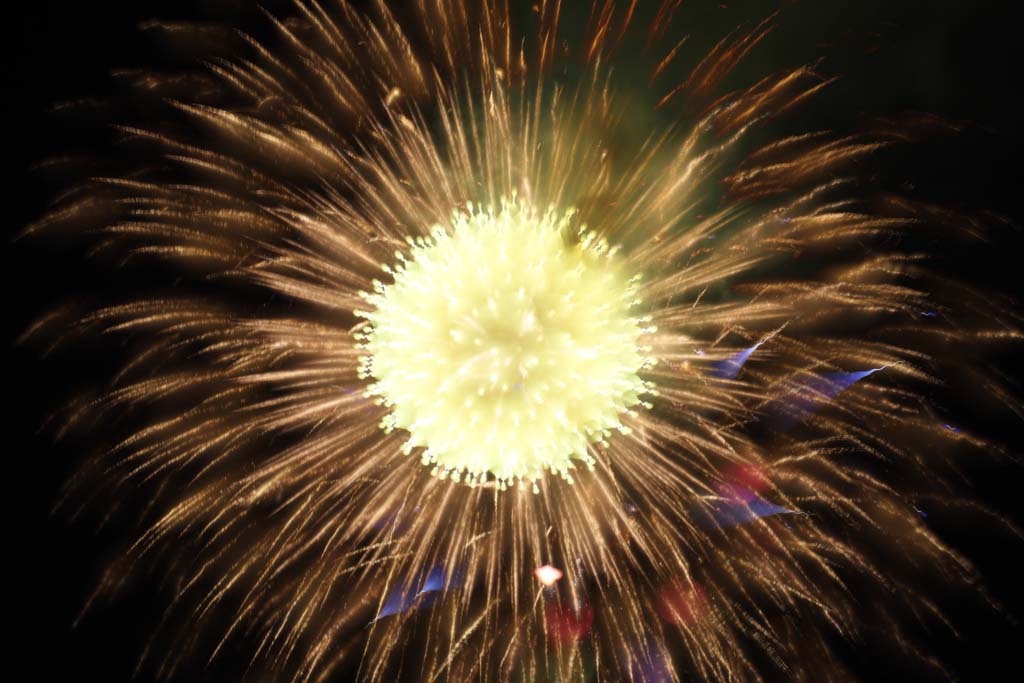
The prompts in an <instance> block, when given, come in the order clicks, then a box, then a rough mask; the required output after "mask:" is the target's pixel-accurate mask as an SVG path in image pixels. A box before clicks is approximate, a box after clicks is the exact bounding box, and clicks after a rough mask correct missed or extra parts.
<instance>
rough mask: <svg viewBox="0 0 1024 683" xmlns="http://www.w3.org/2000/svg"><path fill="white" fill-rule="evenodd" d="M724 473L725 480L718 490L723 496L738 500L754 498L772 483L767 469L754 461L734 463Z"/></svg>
mask: <svg viewBox="0 0 1024 683" xmlns="http://www.w3.org/2000/svg"><path fill="white" fill-rule="evenodd" d="M722 474H723V477H722V478H723V480H724V481H723V483H722V484H721V485H720V486H719V491H718V492H719V494H721V495H722V496H723V497H725V498H728V499H730V500H733V501H736V502H740V501H743V502H749V501H751V500H753V499H754V498H755V497H756V496H757V495H758V494H760V493H761V492H762V491H764V490H765V489H767V488H768V486H769V484H770V483H771V479H770V478H769V477H768V473H767V471H765V469H764V468H763V467H760V466H759V465H755V464H753V463H746V464H743V465H732V466H730V467H728V468H727V469H726V470H725V471H724V472H723V473H722Z"/></svg>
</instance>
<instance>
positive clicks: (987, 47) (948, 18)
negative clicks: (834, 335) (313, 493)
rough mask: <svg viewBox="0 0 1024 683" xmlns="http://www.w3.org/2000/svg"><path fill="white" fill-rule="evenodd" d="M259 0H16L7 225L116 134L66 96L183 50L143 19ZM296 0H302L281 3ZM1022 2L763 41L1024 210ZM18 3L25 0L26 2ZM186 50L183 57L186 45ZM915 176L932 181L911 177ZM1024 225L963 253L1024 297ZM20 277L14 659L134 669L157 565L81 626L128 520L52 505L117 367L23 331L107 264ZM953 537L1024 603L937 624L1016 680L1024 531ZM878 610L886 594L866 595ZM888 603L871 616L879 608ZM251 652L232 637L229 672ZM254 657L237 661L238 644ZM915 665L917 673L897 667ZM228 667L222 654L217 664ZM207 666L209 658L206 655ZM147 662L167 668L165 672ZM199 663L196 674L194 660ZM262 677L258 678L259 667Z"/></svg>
mask: <svg viewBox="0 0 1024 683" xmlns="http://www.w3.org/2000/svg"><path fill="white" fill-rule="evenodd" d="M250 4H251V3H246V2H244V0H234V1H232V0H221V1H220V2H216V1H212V2H201V1H199V0H178V1H176V2H159V1H153V2H145V1H136V2H114V1H107V2H77V1H65V2H61V1H58V0H35V1H34V2H27V3H17V6H16V7H13V8H11V7H5V9H4V21H5V28H6V32H7V35H6V36H5V38H6V39H5V41H4V42H5V43H6V48H7V49H8V50H9V51H10V54H9V56H7V57H6V59H5V60H4V62H3V64H4V68H5V71H6V72H7V73H5V79H6V82H5V86H4V88H3V91H2V92H3V94H4V104H3V115H4V118H5V119H6V122H5V125H4V127H3V128H2V130H3V132H4V144H3V146H2V149H3V157H4V162H5V163H6V164H7V166H8V171H7V173H6V174H5V192H4V195H5V196H4V204H3V206H4V211H3V217H4V227H3V229H4V231H5V232H6V234H7V235H8V236H9V237H13V236H14V234H15V233H17V232H18V231H19V230H20V229H21V227H22V226H24V225H25V224H26V223H27V222H29V221H31V220H32V219H34V218H37V217H38V216H39V215H40V214H41V213H43V212H44V210H45V207H46V206H47V203H48V202H49V201H50V200H51V199H52V198H53V197H54V196H55V193H57V192H59V190H60V189H61V182H62V181H61V177H60V174H56V175H55V177H54V174H48V173H47V171H46V169H45V168H39V167H37V164H38V162H40V161H42V160H45V159H47V158H49V157H52V156H55V155H61V154H64V153H66V152H68V151H83V152H86V151H88V150H90V149H94V150H102V149H103V148H104V145H106V144H109V143H110V140H111V134H110V132H109V130H107V129H105V128H103V127H102V126H96V125H95V124H96V122H95V121H90V120H89V119H88V117H84V118H83V119H74V118H70V119H69V118H68V117H61V116H57V115H54V114H53V112H52V108H53V105H54V104H56V103H58V102H61V101H64V100H73V99H75V98H79V97H86V96H100V97H104V96H111V95H116V94H117V88H116V86H115V85H114V84H113V82H112V81H111V79H110V77H109V73H110V71H111V70H112V69H114V68H117V67H125V66H128V67H134V66H148V65H151V64H154V63H161V62H162V61H164V60H166V59H167V55H166V53H165V49H164V48H162V47H161V46H160V45H159V41H155V40H154V39H153V36H152V35H151V34H149V35H147V33H146V32H144V31H140V30H139V28H138V26H139V24H140V22H142V21H144V20H146V19H150V18H153V17H159V18H167V19H191V20H195V19H201V20H202V19H220V18H231V17H233V16H235V15H236V14H238V13H239V12H241V14H243V15H245V16H247V17H251V15H252V14H253V12H252V10H248V9H244V8H245V7H248V6H249V5H250ZM263 4H264V5H266V6H270V7H276V6H281V5H285V4H286V3H282V2H275V1H273V0H271V2H268V3H263ZM1013 4H1014V3H1012V2H971V3H966V2H957V1H955V0H932V1H929V2H914V1H902V2H901V1H897V2H891V3H890V2H882V1H878V0H869V1H866V2H856V3H851V2H848V1H845V0H827V1H821V0H819V1H818V2H787V3H783V4H782V9H783V13H782V16H781V17H780V21H779V25H780V29H779V31H778V32H777V35H776V36H774V37H773V38H772V40H770V41H768V42H767V43H766V44H765V46H764V47H763V49H761V48H759V50H760V51H759V52H756V53H755V55H754V56H753V57H752V58H751V59H753V60H755V63H754V64H753V65H752V72H754V73H757V72H760V71H763V70H764V69H762V67H763V66H764V65H763V64H761V63H757V60H764V63H767V64H768V65H769V68H775V67H781V66H786V65H788V64H793V63H798V62H801V61H807V60H812V59H815V58H816V57H824V62H823V69H824V70H825V71H826V72H829V73H838V74H840V75H841V76H842V80H841V81H840V83H839V84H837V86H836V87H835V88H833V89H832V91H831V92H830V93H829V94H828V95H827V96H826V97H825V98H824V100H823V101H820V102H817V103H816V104H815V105H814V106H813V107H812V108H811V111H810V113H809V115H810V116H811V117H812V118H813V117H817V118H820V119H822V120H825V121H828V124H827V125H833V123H838V124H841V123H842V122H843V121H847V122H849V123H850V124H851V125H856V122H857V121H858V120H860V119H863V118H864V117H870V116H873V115H881V114H893V113H900V112H903V111H907V110H916V111H927V112H933V113H936V114H939V115H941V116H944V117H946V118H948V119H950V120H954V121H957V122H960V123H961V124H963V126H964V129H963V131H962V133H961V134H960V135H958V136H956V139H955V140H952V141H951V140H945V141H942V142H939V143H936V144H935V145H934V146H933V147H931V148H929V149H927V150H924V151H922V152H921V153H920V155H919V156H918V157H916V160H915V161H914V162H913V163H912V164H911V165H910V167H909V168H908V171H907V177H908V181H907V182H906V183H904V186H903V187H902V189H903V190H904V191H906V192H907V193H909V194H912V195H914V196H918V197H921V198H925V199H933V200H936V201H942V202H944V203H947V204H948V205H952V206H957V207H965V208H972V209H979V210H991V211H995V212H997V213H999V214H1002V215H1004V216H1006V217H1008V218H1009V219H1010V220H1011V221H1012V222H1013V223H1015V224H1017V225H1020V224H1021V219H1022V217H1024V209H1022V208H1021V201H1022V197H1021V192H1020V184H1019V176H1020V175H1021V172H1020V165H1021V159H1022V156H1021V154H1022V151H1024V149H1022V140H1021V135H1020V129H1019V118H1020V114H1021V111H1022V109H1021V106H1022V97H1021V92H1020V90H1019V87H1018V84H1017V77H1018V76H1019V74H1020V66H1021V63H1022V62H1021V48H1020V42H1021V39H1020V36H1019V28H1018V26H1019V25H1018V24H1017V23H1015V20H1014V19H1015V18H1014V17H1012V16H1011V7H1012V5H1013ZM689 5H692V6H693V7H692V8H689V7H688V8H687V10H688V13H685V14H684V15H685V16H686V17H687V21H688V22H690V26H689V30H690V32H691V33H693V34H694V38H693V40H692V41H691V45H692V49H694V50H700V49H704V48H705V47H706V46H709V45H710V44H712V43H713V42H714V41H715V40H717V39H718V37H720V36H722V35H724V33H725V32H726V31H728V30H729V29H730V28H732V27H734V26H736V25H738V24H746V25H750V24H751V23H753V22H756V21H757V20H759V19H761V18H763V17H764V16H765V15H766V14H768V13H770V12H771V11H772V10H773V9H774V8H775V7H776V5H775V4H773V3H767V2H761V3H756V2H741V3H734V2H728V3H717V2H691V3H689ZM12 13H13V14H12ZM172 61H173V58H172ZM911 179H912V180H911ZM1022 247H1024V238H1022V236H1021V232H1020V230H1019V229H1017V228H1014V227H1009V228H1006V229H1003V230H1001V231H1000V232H999V233H998V234H997V235H996V237H995V238H994V241H993V243H992V244H991V245H990V246H988V247H986V248H984V249H980V250H979V249H976V250H974V251H970V252H957V253H951V254H948V255H946V256H947V257H948V260H949V261H950V263H951V264H952V265H953V266H954V267H955V268H956V269H958V270H960V271H961V272H962V273H963V274H964V275H966V276H967V277H968V278H970V279H972V280H973V281H976V282H979V283H981V284H984V285H986V286H989V287H994V288H996V289H999V290H1001V291H1004V292H1008V293H1011V294H1014V295H1016V296H1017V297H1018V299H1019V297H1020V295H1021V293H1024V286H1022V284H1021V277H1020V272H1021V266H1020V256H1021V254H1022ZM3 259H4V261H3V271H4V274H5V276H6V278H7V287H6V289H5V290H4V291H5V293H6V297H5V303H6V306H5V315H4V320H5V324H7V325H9V329H8V335H7V340H6V341H5V344H6V351H7V354H6V355H7V357H8V359H9V360H11V361H12V365H11V367H10V369H9V371H8V372H7V373H6V375H5V377H6V380H7V381H6V382H5V388H6V391H4V392H2V393H0V397H3V400H4V402H5V403H6V404H7V405H6V406H5V408H4V413H3V414H4V417H5V420H6V421H7V422H8V425H7V427H6V428H5V437H6V438H5V439H4V441H3V443H4V446H2V447H0V452H2V455H0V457H2V458H3V459H4V467H5V469H4V470H0V472H3V473H4V474H5V475H6V476H4V489H5V490H6V491H7V492H8V495H5V496H4V498H5V499H6V502H8V503H9V506H10V509H9V511H8V512H7V514H6V520H7V523H6V525H5V527H6V528H5V531H6V532H7V534H6V535H7V537H8V539H9V540H7V543H6V547H5V552H4V558H5V560H6V561H5V563H4V564H5V565H7V567H8V569H11V570H13V574H14V576H13V577H12V578H9V579H8V581H7V583H6V585H7V588H8V591H9V592H10V594H11V597H10V599H9V602H10V603H13V609H12V610H8V615H7V616H8V618H7V623H6V626H7V628H8V630H9V631H13V633H14V635H15V642H14V643H13V645H14V647H13V648H12V649H11V651H10V653H9V654H8V657H7V662H6V664H7V665H8V667H12V666H13V667H14V670H15V671H18V670H20V669H22V668H23V667H24V668H25V670H26V671H28V672H30V673H29V674H28V675H25V676H22V675H19V674H14V675H11V674H7V675H4V676H3V677H4V678H5V679H7V680H33V681H73V680H98V681H124V680H129V678H130V677H131V675H132V670H133V668H134V666H135V663H136V660H137V656H138V653H139V652H140V650H141V649H142V647H143V645H144V643H145V642H146V635H147V632H148V630H149V627H150V626H151V625H152V623H153V621H154V620H155V619H157V618H158V616H159V614H160V609H161V607H162V605H161V603H160V602H159V601H158V600H156V599H155V593H154V592H153V591H152V590H151V589H149V588H147V586H146V585H145V584H144V583H143V584H141V585H138V586H136V587H134V588H132V589H130V590H129V591H128V592H127V593H126V594H125V595H124V596H123V597H122V598H121V599H119V600H117V601H115V602H114V603H113V604H111V605H108V606H103V607H102V608H100V609H99V610H97V611H96V612H95V613H94V614H92V615H91V616H89V617H88V618H87V619H85V620H84V621H83V622H82V623H81V624H80V625H79V626H78V627H77V628H75V629H73V628H72V626H71V624H72V622H73V620H74V618H75V616H76V615H77V613H78V611H79V610H80V608H81V606H82V605H83V604H84V602H85V599H86V598H87V597H88V595H89V592H90V590H91V588H92V587H93V585H94V584H95V582H96V581H97V579H98V578H99V576H100V573H101V571H102V569H103V568H104V566H105V565H106V563H107V561H108V560H109V559H110V554H111V553H112V548H113V544H112V543H111V539H112V538H115V537H116V535H117V528H116V527H114V528H112V529H108V530H106V531H103V532H95V531H93V529H94V526H93V525H92V524H90V523H84V524H72V523H71V522H69V520H68V519H67V518H66V517H65V516H54V515H52V514H50V509H51V508H52V506H53V504H54V502H55V501H56V499H57V497H58V494H59V491H60V487H61V485H62V483H63V482H64V481H65V480H66V478H67V477H68V475H69V473H70V472H71V471H72V467H73V465H74V463H75V462H76V458H77V457H78V456H79V455H80V454H79V453H77V452H76V450H75V448H74V445H73V444H71V445H54V444H52V443H51V440H50V438H49V437H48V436H47V435H46V433H39V431H38V427H39V425H40V424H41V422H42V420H43V418H44V417H45V415H46V413H47V411H48V410H50V409H52V408H54V407H55V406H56V405H57V404H58V403H59V401H60V399H61V397H63V396H64V395H66V393H67V390H68V388H69V387H75V386H80V385H81V386H85V385H87V384H88V383H89V382H90V381H91V380H92V379H93V378H95V377H102V376H103V374H104V372H105V370H106V368H105V367H104V365H103V361H102V359H100V360H98V361H93V360H90V361H89V365H88V366H83V364H81V363H79V362H77V360H78V359H76V358H74V357H72V358H67V357H60V358H55V359H49V360H40V359H39V353H38V349H37V348H35V347H26V346H19V345H15V344H14V343H13V339H14V338H15V336H16V335H17V334H18V333H20V332H21V331H22V330H23V329H24V328H25V327H26V326H27V325H28V324H29V323H30V321H31V320H32V319H33V318H34V317H36V316H38V315H39V314H40V313H41V312H43V311H45V310H47V309H48V308H49V307H51V306H52V305H54V304H55V303H58V302H60V301H62V300H65V299H67V298H68V296H69V295H71V296H74V295H75V294H76V293H78V292H79V291H80V290H82V291H84V290H85V289H88V290H89V291H91V292H94V291H97V290H102V289H103V287H104V285H105V282H106V281H105V277H106V276H105V275H104V274H103V272H102V270H100V269H98V268H96V267H95V266H92V265H90V264H89V263H87V262H84V261H83V260H82V257H81V252H80V251H76V250H74V249H72V250H67V249H63V248H61V245H59V244H55V243H52V242H51V243H47V242H40V241H31V242H9V243H8V244H6V245H5V247H4V249H3ZM1001 367H1002V368H1003V369H1004V370H1005V371H1006V372H1007V373H1008V374H1009V375H1010V376H1011V377H1014V376H1020V375H1019V370H1020V368H1021V363H1020V359H1019V358H1017V357H1016V355H1014V354H1009V353H1008V354H1004V357H1003V358H1001ZM988 427H990V428H991V430H992V431H994V432H995V436H996V437H997V438H999V439H1000V440H1001V441H1002V442H1004V443H1006V444H1008V445H1009V446H1010V448H1011V450H1014V451H1016V452H1018V453H1020V452H1021V444H1022V442H1024V439H1021V437H1020V436H1019V435H1018V432H1019V431H1020V425H1019V423H1017V424H1014V423H1012V422H1009V421H1004V420H1003V419H1002V418H1001V417H1000V418H994V419H993V421H992V423H991V424H990V425H988ZM973 474H974V480H975V482H976V494H977V496H978V497H979V498H980V499H982V500H984V501H985V502H986V503H988V504H989V505H991V506H992V507H994V508H995V509H997V510H1000V511H1001V512H1003V513H1005V514H1006V515H1007V516H1009V517H1010V518H1012V519H1016V520H1018V521H1020V520H1021V519H1022V511H1024V503H1022V498H1024V495H1022V492H1021V489H1020V485H1021V484H1022V483H1024V477H1022V476H1021V471H1020V469H1019V468H1013V467H1009V466H1006V467H1003V468H1000V469H997V468H995V467H992V466H988V467H986V466H984V465H982V466H979V467H978V468H977V469H976V471H975V472H973ZM932 523H933V524H935V525H936V528H937V529H938V531H939V532H940V534H941V535H943V537H945V538H946V539H947V540H949V541H950V542H951V543H952V544H953V545H954V546H955V547H957V548H958V549H960V550H962V551H963V552H964V553H965V554H966V555H967V556H968V557H970V558H972V559H973V560H974V561H975V562H976V563H977V565H978V567H979V569H980V570H981V572H982V574H983V576H984V577H985V579H986V583H987V585H988V586H989V588H990V589H991V592H992V593H993V595H994V596H995V597H996V599H998V600H999V601H1001V602H1002V603H1003V605H1005V607H1006V612H1007V613H1009V614H1011V615H1012V614H1016V615H1018V618H1013V617H1012V616H1008V615H1007V614H1000V613H998V612H996V611H994V610H987V609H982V608H980V607H978V606H977V605H975V604H973V603H972V604H967V603H966V602H965V604H963V605H961V604H959V602H960V598H958V597H956V596H951V597H950V603H951V604H947V605H946V606H947V607H948V608H949V609H950V610H951V612H952V614H953V616H954V617H955V618H956V619H957V622H958V624H959V626H960V628H961V631H962V634H961V635H962V637H961V638H960V639H954V638H951V637H949V636H947V635H944V634H942V633H941V632H939V631H936V634H935V635H934V637H933V639H932V640H931V642H930V643H929V645H930V647H931V648H932V649H934V650H935V651H936V652H938V653H939V654H940V656H941V657H942V658H943V659H944V661H945V662H946V663H947V664H948V665H949V666H950V668H951V669H952V671H953V673H954V674H956V675H957V676H958V677H959V678H960V679H961V680H963V681H989V680H1016V679H1019V678H1020V677H1021V675H1022V674H1021V673H1020V665H1021V652H1020V649H1021V646H1024V631H1022V629H1021V627H1020V626H1019V619H1020V617H1024V603H1022V601H1021V597H1020V590H1019V587H1018V582H1019V579H1020V575H1021V570H1022V569H1024V560H1022V547H1024V545H1022V542H1021V541H1019V540H1012V539H1011V537H1010V536H1009V535H1008V534H1006V533H1004V532H1000V531H998V530H996V529H991V528H987V527H985V526H984V525H981V526H978V527H974V528H964V527H963V526H961V525H957V524H955V523H950V524H948V525H946V526H944V522H943V521H942V520H941V519H940V520H936V521H934V522H932ZM865 612H866V613H867V614H870V606H869V605H868V606H865ZM868 618H869V619H870V617H868ZM233 656H234V655H232V654H231V653H229V654H228V655H227V657H228V659H229V665H227V666H226V667H225V668H226V670H227V671H232V670H234V669H233V667H232V666H230V658H231V657H233ZM850 656H851V658H852V659H853V660H855V667H856V668H857V669H858V670H860V671H861V672H862V673H863V674H864V675H865V679H866V680H890V679H894V678H896V676H897V675H898V676H899V677H900V679H901V680H915V672H914V671H905V670H897V669H895V668H893V667H894V666H896V665H895V664H894V662H893V661H892V659H890V658H889V657H887V656H884V655H883V654H881V653H876V652H874V651H872V650H870V649H868V650H863V649H862V650H856V649H852V650H851V652H850ZM236 663H237V662H236ZM897 671H898V674H897ZM227 675H228V674H222V673H218V671H217V670H213V671H207V672H206V674H204V675H203V676H204V678H203V679H204V680H231V678H221V676H227ZM196 676H197V678H198V677H200V674H198V673H197V674H196ZM139 680H148V678H147V677H146V675H145V674H143V675H141V676H140V678H139ZM182 680H191V679H189V678H182ZM253 680H258V677H254V678H253Z"/></svg>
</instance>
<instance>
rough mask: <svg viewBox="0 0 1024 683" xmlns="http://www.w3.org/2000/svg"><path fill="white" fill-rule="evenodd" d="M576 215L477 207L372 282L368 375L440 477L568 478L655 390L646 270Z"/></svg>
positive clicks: (364, 362)
mask: <svg viewBox="0 0 1024 683" xmlns="http://www.w3.org/2000/svg"><path fill="white" fill-rule="evenodd" d="M572 218H573V213H572V212H571V211H569V212H567V213H565V214H562V215H560V216H559V215H556V213H555V212H554V210H550V209H549V210H548V211H546V212H545V213H540V212H538V211H537V210H535V209H534V208H533V207H531V206H529V205H527V204H526V203H524V202H522V201H518V200H513V201H504V202H502V204H501V206H500V207H499V208H497V209H494V208H481V207H473V206H472V205H468V207H467V210H466V211H457V212H456V213H455V214H453V216H452V219H451V223H450V225H448V226H441V225H437V226H434V227H433V229H432V231H431V236H430V237H420V238H417V239H414V240H410V249H409V252H408V254H403V253H401V252H396V258H397V259H398V264H397V266H395V267H394V268H393V269H392V268H387V269H386V270H388V272H389V273H391V275H392V276H393V278H394V282H393V283H392V284H390V285H385V284H383V283H381V282H375V283H374V292H372V293H364V298H365V299H366V300H367V301H368V302H369V303H370V304H372V305H373V310H370V311H359V312H358V314H359V315H360V316H362V317H364V318H365V319H366V320H367V321H368V325H367V326H366V328H365V329H364V330H362V331H361V332H359V333H358V337H359V339H360V342H361V347H362V348H363V349H364V350H365V351H366V355H364V356H363V357H362V358H361V363H360V373H361V376H362V377H364V378H366V377H372V379H373V383H372V385H371V387H370V388H369V389H368V394H369V395H371V396H373V397H376V398H377V400H378V401H379V402H380V403H382V404H383V405H385V406H387V407H388V408H389V409H390V412H389V414H388V415H387V416H386V417H385V418H384V420H383V421H382V422H381V427H382V428H383V429H384V430H385V431H388V432H390V431H392V430H394V429H396V428H398V429H403V430H406V431H407V432H408V433H409V439H408V441H407V442H406V444H405V450H406V451H407V452H411V451H412V450H413V449H414V448H423V452H422V461H423V463H424V464H425V465H430V464H433V466H434V467H433V472H434V473H435V474H436V475H437V476H440V477H442V478H445V477H449V476H450V477H451V478H452V479H453V480H454V481H462V480H463V479H465V481H466V482H467V483H469V484H470V485H475V484H479V483H483V482H485V481H487V480H488V476H491V477H493V478H494V480H495V481H496V482H497V485H498V487H499V488H505V487H507V485H508V484H510V483H512V482H513V481H514V480H519V481H520V483H522V482H524V481H527V480H528V481H533V482H534V488H536V480H537V479H538V478H540V476H541V475H542V473H543V470H545V469H546V470H548V471H550V472H552V473H557V474H559V475H560V476H562V477H563V478H565V479H566V480H567V481H569V482H572V476H571V474H570V470H572V469H573V468H574V463H573V460H574V459H578V460H582V461H583V462H585V463H586V464H587V465H590V466H592V465H593V463H594V458H593V457H592V456H591V455H590V454H589V453H588V445H589V444H590V443H592V442H595V441H602V440H604V439H605V437H606V436H608V435H609V434H610V432H611V431H612V430H619V431H628V429H627V427H626V426H625V425H624V424H623V422H622V420H621V418H622V416H623V414H624V413H627V412H629V411H630V410H631V409H633V408H634V407H635V406H636V405H637V404H640V403H641V396H642V395H643V394H645V393H650V392H652V391H653V385H651V384H650V383H649V382H646V381H644V380H643V379H641V378H640V376H639V374H638V373H639V372H640V371H641V369H642V368H643V367H644V366H645V365H646V364H648V363H649V362H650V360H649V359H648V358H647V357H646V356H645V351H646V348H645V347H644V346H642V345H641V338H642V337H643V335H644V334H646V333H649V332H652V331H653V328H649V327H647V328H645V327H644V323H645V320H646V319H645V318H642V317H640V316H638V315H635V314H634V310H635V308H636V307H637V305H638V304H639V303H640V302H639V300H638V299H637V294H636V290H637V280H638V278H637V277H630V276H629V275H628V274H627V273H625V272H624V269H623V267H622V263H621V259H619V258H618V257H617V256H616V254H615V249H613V248H610V247H609V246H608V244H607V243H606V242H605V241H603V240H600V239H596V238H595V237H594V235H593V234H592V233H589V232H587V231H586V229H585V227H584V228H579V229H577V230H575V231H573V230H572V229H571V227H570V226H571V224H572Z"/></svg>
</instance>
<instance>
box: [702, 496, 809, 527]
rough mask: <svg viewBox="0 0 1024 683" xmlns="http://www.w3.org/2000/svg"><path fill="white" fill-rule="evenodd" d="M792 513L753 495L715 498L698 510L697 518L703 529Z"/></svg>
mask: <svg viewBox="0 0 1024 683" xmlns="http://www.w3.org/2000/svg"><path fill="white" fill-rule="evenodd" d="M793 513H794V511H793V510H790V509H789V508H784V507H782V506H780V505H776V504H775V503H772V502H769V501H767V500H765V499H764V498H761V497H760V496H756V495H755V496H752V497H751V498H749V499H748V500H716V501H714V502H712V503H710V504H709V505H707V506H705V507H702V508H701V509H700V510H699V511H698V520H699V523H700V525H701V526H702V527H703V528H705V529H724V528H727V527H731V526H739V525H740V524H747V523H749V522H753V521H755V520H758V519H764V518H765V517H771V516H773V515H784V514H793Z"/></svg>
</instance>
